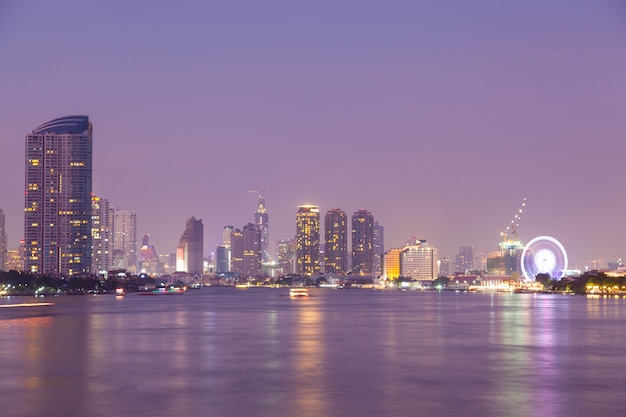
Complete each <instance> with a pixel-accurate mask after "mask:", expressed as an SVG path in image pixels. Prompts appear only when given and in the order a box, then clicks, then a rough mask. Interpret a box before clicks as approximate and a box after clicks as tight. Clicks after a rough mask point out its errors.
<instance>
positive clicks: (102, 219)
mask: <svg viewBox="0 0 626 417" xmlns="http://www.w3.org/2000/svg"><path fill="white" fill-rule="evenodd" d="M91 209H92V214H91V239H92V246H91V272H92V273H94V274H96V275H100V274H102V275H104V276H105V277H108V271H109V270H110V269H111V266H112V264H113V236H112V227H111V226H112V225H111V221H112V217H113V215H112V209H111V208H110V206H109V200H107V199H104V198H100V197H97V196H92V198H91Z"/></svg>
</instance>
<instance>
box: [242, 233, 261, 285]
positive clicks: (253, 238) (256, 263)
mask: <svg viewBox="0 0 626 417" xmlns="http://www.w3.org/2000/svg"><path fill="white" fill-rule="evenodd" d="M261 234H262V229H260V228H259V227H257V225H256V224H252V223H248V224H246V225H245V226H244V227H243V274H244V276H246V277H253V276H255V275H257V274H259V273H261V257H262V253H261V248H262V245H261V239H262V236H261Z"/></svg>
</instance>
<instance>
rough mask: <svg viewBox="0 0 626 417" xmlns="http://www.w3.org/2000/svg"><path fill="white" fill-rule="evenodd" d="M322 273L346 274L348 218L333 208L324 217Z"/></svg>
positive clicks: (342, 212) (339, 210) (341, 211)
mask: <svg viewBox="0 0 626 417" xmlns="http://www.w3.org/2000/svg"><path fill="white" fill-rule="evenodd" d="M324 261H325V262H324V272H330V273H335V274H346V273H348V217H347V216H346V213H345V212H344V211H343V210H341V209H339V208H333V209H330V210H328V211H327V212H326V215H325V216H324Z"/></svg>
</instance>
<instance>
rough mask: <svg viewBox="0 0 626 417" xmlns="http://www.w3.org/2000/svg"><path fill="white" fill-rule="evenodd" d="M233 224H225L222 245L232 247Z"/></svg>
mask: <svg viewBox="0 0 626 417" xmlns="http://www.w3.org/2000/svg"><path fill="white" fill-rule="evenodd" d="M233 230H234V227H233V226H224V229H223V230H222V245H224V246H228V247H229V248H230V242H231V239H232V236H233Z"/></svg>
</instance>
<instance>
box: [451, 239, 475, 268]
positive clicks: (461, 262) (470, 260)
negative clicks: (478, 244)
mask: <svg viewBox="0 0 626 417" xmlns="http://www.w3.org/2000/svg"><path fill="white" fill-rule="evenodd" d="M472 269H474V248H473V247H472V246H461V247H460V248H459V253H458V254H457V255H456V265H455V272H461V273H463V274H464V273H466V272H467V271H470V270H472Z"/></svg>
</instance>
